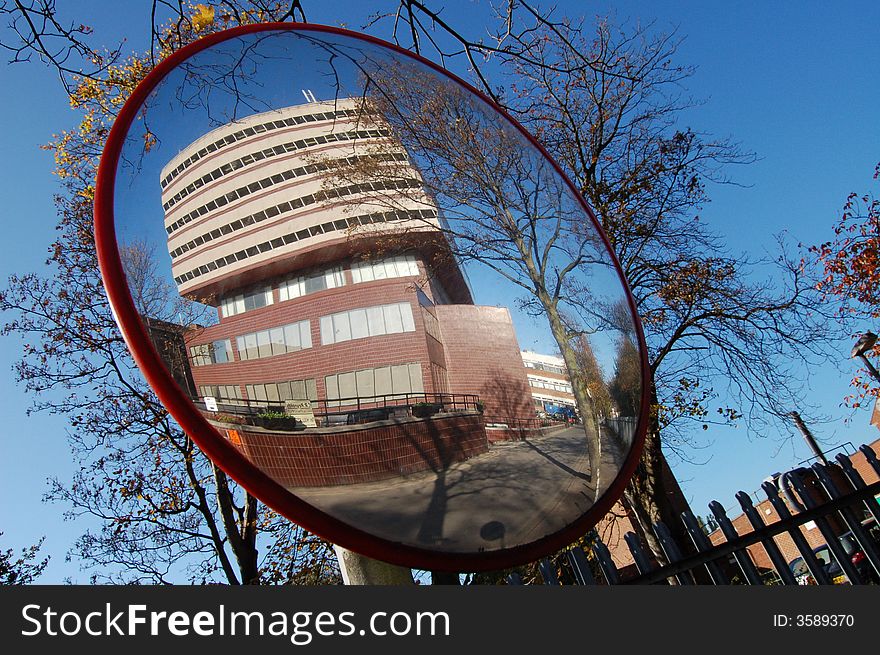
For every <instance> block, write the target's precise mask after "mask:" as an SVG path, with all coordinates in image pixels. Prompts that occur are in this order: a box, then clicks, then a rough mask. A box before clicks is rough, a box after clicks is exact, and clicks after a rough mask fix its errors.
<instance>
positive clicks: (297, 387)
mask: <svg viewBox="0 0 880 655" xmlns="http://www.w3.org/2000/svg"><path fill="white" fill-rule="evenodd" d="M290 397H291V398H296V399H302V398H305V397H306V385H305V383H304V382H303V381H302V380H293V381H291V383H290Z"/></svg>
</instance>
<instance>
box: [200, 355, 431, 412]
mask: <svg viewBox="0 0 880 655" xmlns="http://www.w3.org/2000/svg"><path fill="white" fill-rule="evenodd" d="M324 385H325V389H326V390H327V400H328V401H331V402H328V405H331V406H333V405H337V406H338V405H340V404H342V403H333V402H332V401H338V400H340V399H346V398H374V397H382V396H389V397H390V396H400V395H404V394H412V393H424V384H423V382H422V367H421V365H420V364H398V365H395V366H380V367H378V368H368V369H362V370H359V371H348V372H345V373H336V374H334V375H328V376H326V377H325V378H324ZM199 393H200V394H201V396H202V397H205V396H212V397H213V398H216V399H217V400H218V401H219V402H220V403H226V404H243V403H245V402H246V401H247V400H250V401H256V402H266V403H283V402H284V401H285V400H306V399H307V400H317V399H318V390H317V387H316V385H315V380H314V378H308V379H305V380H290V381H288V382H264V383H257V384H247V385H245V395H244V396H243V395H242V392H241V387H240V386H238V385H203V386H200V387H199Z"/></svg>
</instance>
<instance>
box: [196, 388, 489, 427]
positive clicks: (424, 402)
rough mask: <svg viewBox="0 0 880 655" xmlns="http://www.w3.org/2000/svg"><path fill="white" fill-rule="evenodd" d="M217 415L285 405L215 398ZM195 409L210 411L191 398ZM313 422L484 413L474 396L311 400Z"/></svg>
mask: <svg viewBox="0 0 880 655" xmlns="http://www.w3.org/2000/svg"><path fill="white" fill-rule="evenodd" d="M215 400H216V402H217V412H219V413H221V414H228V415H232V416H244V417H248V416H258V415H260V414H269V413H277V414H283V413H284V411H285V404H284V401H271V400H270V401H262V400H248V399H242V398H216V399H215ZM193 402H194V403H195V405H196V407H198V408H199V409H202V410H204V411H209V410H208V409H207V407H206V405H205V401H204V399H200V398H194V399H193ZM310 402H311V404H312V410H313V412H314V414H315V421H316V422H317V424H318V425H319V426H323V427H330V426H333V425H346V424H348V425H351V424H359V423H368V422H371V421H380V420H385V419H389V418H392V417H394V416H403V415H406V416H429V415H432V414H436V413H437V412H450V411H452V412H454V411H477V412H480V411H482V409H483V404H482V402H481V401H480V397H479V396H477V395H475V394H460V393H458V394H456V393H439V394H434V393H397V394H387V395H382V396H361V397H351V398H336V399H332V400H311V401H310Z"/></svg>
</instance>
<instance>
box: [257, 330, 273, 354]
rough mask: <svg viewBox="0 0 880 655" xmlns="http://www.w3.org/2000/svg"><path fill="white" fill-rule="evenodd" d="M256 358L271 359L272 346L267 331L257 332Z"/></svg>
mask: <svg viewBox="0 0 880 655" xmlns="http://www.w3.org/2000/svg"><path fill="white" fill-rule="evenodd" d="M256 337H257V347H258V350H257V357H271V356H272V344H271V343H270V342H269V330H262V331H260V332H257V334H256Z"/></svg>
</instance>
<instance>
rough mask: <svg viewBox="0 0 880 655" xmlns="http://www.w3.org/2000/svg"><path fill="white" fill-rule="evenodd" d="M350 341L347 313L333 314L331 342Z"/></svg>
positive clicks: (349, 323)
mask: <svg viewBox="0 0 880 655" xmlns="http://www.w3.org/2000/svg"><path fill="white" fill-rule="evenodd" d="M349 339H351V322H350V321H349V318H348V312H343V313H341V314H333V341H334V343H338V342H340V341H348V340H349Z"/></svg>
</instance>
